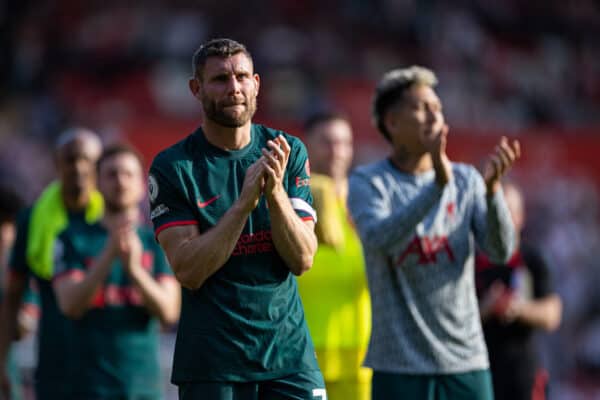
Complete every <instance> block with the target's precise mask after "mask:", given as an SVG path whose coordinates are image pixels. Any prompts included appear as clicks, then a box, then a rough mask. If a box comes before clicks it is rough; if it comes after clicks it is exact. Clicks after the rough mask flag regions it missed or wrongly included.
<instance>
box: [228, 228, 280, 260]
mask: <svg viewBox="0 0 600 400" xmlns="http://www.w3.org/2000/svg"><path fill="white" fill-rule="evenodd" d="M272 251H273V241H272V237H271V231H258V232H256V233H245V234H242V235H241V236H240V238H239V239H238V241H237V243H236V245H235V248H234V249H233V253H232V254H231V255H232V256H246V255H249V254H259V253H270V252H272Z"/></svg>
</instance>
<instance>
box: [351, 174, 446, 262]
mask: <svg viewBox="0 0 600 400" xmlns="http://www.w3.org/2000/svg"><path fill="white" fill-rule="evenodd" d="M442 193H443V189H442V188H441V187H440V186H439V185H437V184H436V183H432V184H430V185H428V186H426V187H424V188H423V189H422V190H421V192H420V193H419V194H418V195H417V196H415V198H414V199H412V201H411V202H410V203H408V204H405V205H402V206H399V205H397V204H393V203H392V201H391V196H390V195H389V188H388V187H386V182H384V181H383V180H381V179H376V180H373V179H372V178H371V177H368V176H364V175H362V174H358V173H355V174H352V175H351V176H350V181H349V193H348V208H349V209H350V212H351V214H352V217H353V220H354V223H355V224H356V227H357V229H358V231H359V233H360V237H361V241H362V243H363V246H365V247H370V248H375V249H380V250H383V251H386V250H389V249H391V248H392V247H393V246H396V245H398V244H399V243H404V242H406V241H408V240H410V239H411V238H412V237H413V236H414V235H415V232H416V228H417V225H418V224H419V223H420V222H421V221H422V220H423V219H424V218H425V216H426V215H427V214H428V213H429V212H430V210H431V209H432V208H433V207H434V206H435V205H436V204H438V202H439V200H440V198H441V196H442Z"/></svg>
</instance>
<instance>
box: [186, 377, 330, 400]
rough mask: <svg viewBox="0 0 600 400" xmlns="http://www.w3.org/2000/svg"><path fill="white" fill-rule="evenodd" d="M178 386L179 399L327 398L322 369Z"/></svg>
mask: <svg viewBox="0 0 600 400" xmlns="http://www.w3.org/2000/svg"><path fill="white" fill-rule="evenodd" d="M178 386H179V400H259V399H260V400H288V399H289V400H307V399H314V400H326V399H327V395H326V394H325V383H324V382H323V376H322V375H321V371H318V370H317V371H306V372H300V373H297V374H294V375H288V376H285V377H283V378H279V379H273V380H269V381H262V382H201V383H184V384H180V385H178Z"/></svg>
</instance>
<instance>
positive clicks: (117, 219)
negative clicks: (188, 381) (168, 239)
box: [53, 144, 180, 400]
mask: <svg viewBox="0 0 600 400" xmlns="http://www.w3.org/2000/svg"><path fill="white" fill-rule="evenodd" d="M97 169H98V188H99V190H100V192H101V193H102V195H103V197H104V201H105V206H106V210H105V214H104V216H103V218H102V219H101V220H100V221H99V222H97V223H95V224H93V225H73V226H70V227H69V228H67V229H66V230H65V231H63V232H62V233H61V234H60V235H59V236H58V238H57V240H56V246H57V247H56V248H57V251H56V252H55V253H56V254H57V255H58V258H57V260H56V261H55V268H54V274H55V275H54V278H53V287H54V290H55V291H56V296H57V299H58V304H59V306H60V309H61V311H62V312H63V313H64V314H65V315H66V316H68V317H69V318H72V319H74V321H73V334H74V339H73V350H74V351H75V354H77V355H78V357H79V358H78V362H77V370H76V371H75V372H74V374H73V381H72V383H71V385H72V386H73V387H74V393H75V396H76V398H78V399H132V400H133V399H147V400H150V399H156V400H159V399H161V398H162V384H161V381H162V380H161V374H160V365H159V341H158V339H159V338H158V333H159V327H160V325H159V322H163V323H164V324H167V325H169V324H174V323H175V322H177V319H178V318H179V304H180V302H179V284H178V283H177V281H176V280H175V279H174V277H173V275H172V272H171V270H170V269H169V266H168V264H167V262H166V258H165V256H164V254H163V252H162V250H161V249H160V246H159V245H158V243H156V241H155V239H154V234H153V233H152V230H150V229H148V228H146V227H144V226H141V225H140V221H141V214H140V209H139V204H140V201H141V200H142V199H143V197H144V190H145V185H144V180H145V179H144V171H143V166H142V161H141V157H140V156H139V155H138V153H137V152H136V151H135V150H134V149H133V148H131V147H129V146H126V145H119V144H115V145H113V146H110V147H107V148H106V150H105V151H104V153H103V154H102V156H101V157H100V159H99V160H98V166H97Z"/></svg>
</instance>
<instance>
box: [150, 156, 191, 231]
mask: <svg viewBox="0 0 600 400" xmlns="http://www.w3.org/2000/svg"><path fill="white" fill-rule="evenodd" d="M178 176H179V174H178V173H177V171H176V168H175V167H174V165H173V163H172V162H169V160H168V159H166V158H165V157H161V155H159V156H158V157H157V158H156V159H155V160H154V162H153V163H152V166H151V167H150V175H149V176H148V198H149V199H150V220H151V221H152V224H153V226H154V234H155V236H158V234H159V233H160V232H161V231H163V230H164V229H166V228H169V227H171V226H181V225H197V224H198V221H197V219H196V216H195V215H194V210H193V209H192V208H191V207H190V205H189V202H188V201H187V200H186V196H185V191H184V190H185V189H184V187H183V184H182V183H181V182H178V181H177V179H178V178H177V177H178Z"/></svg>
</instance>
